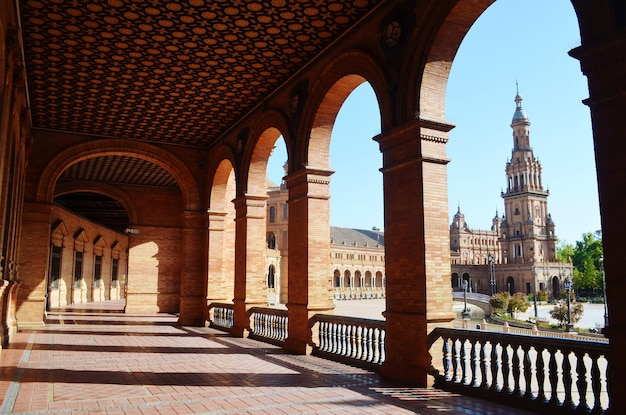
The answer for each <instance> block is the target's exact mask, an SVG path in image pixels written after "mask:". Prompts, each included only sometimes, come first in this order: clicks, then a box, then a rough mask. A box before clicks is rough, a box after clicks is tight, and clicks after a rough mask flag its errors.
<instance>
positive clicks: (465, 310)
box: [461, 279, 469, 319]
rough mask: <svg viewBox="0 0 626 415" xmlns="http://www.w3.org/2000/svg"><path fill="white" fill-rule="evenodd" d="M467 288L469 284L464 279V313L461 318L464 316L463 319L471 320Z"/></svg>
mask: <svg viewBox="0 0 626 415" xmlns="http://www.w3.org/2000/svg"><path fill="white" fill-rule="evenodd" d="M467 286H468V283H467V281H466V280H465V279H463V304H464V306H463V312H462V313H461V316H463V319H466V318H469V310H468V309H467Z"/></svg>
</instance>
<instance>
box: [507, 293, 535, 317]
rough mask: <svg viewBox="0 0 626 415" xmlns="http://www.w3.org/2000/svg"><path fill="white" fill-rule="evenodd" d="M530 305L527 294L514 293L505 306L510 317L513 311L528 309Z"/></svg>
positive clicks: (512, 315) (513, 313)
mask: <svg viewBox="0 0 626 415" xmlns="http://www.w3.org/2000/svg"><path fill="white" fill-rule="evenodd" d="M528 307H530V302H529V301H528V296H527V295H526V294H524V293H515V294H513V297H511V299H510V300H509V304H508V306H507V310H506V311H508V312H509V314H511V317H514V315H515V313H517V312H518V311H521V312H524V311H526V310H528Z"/></svg>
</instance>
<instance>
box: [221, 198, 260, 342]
mask: <svg viewBox="0 0 626 415" xmlns="http://www.w3.org/2000/svg"><path fill="white" fill-rule="evenodd" d="M266 200H267V195H245V196H243V197H239V198H237V199H235V200H234V203H235V211H236V219H235V228H236V230H235V297H234V299H233V304H234V320H235V321H234V325H233V327H232V328H231V330H230V333H231V334H232V335H234V336H238V337H247V336H248V334H249V333H250V316H249V315H248V312H249V310H250V308H252V307H255V306H262V305H267V287H266V286H265V225H266V223H265V211H266Z"/></svg>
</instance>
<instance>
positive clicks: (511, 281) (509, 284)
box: [506, 276, 516, 295]
mask: <svg viewBox="0 0 626 415" xmlns="http://www.w3.org/2000/svg"><path fill="white" fill-rule="evenodd" d="M506 290H507V292H508V293H509V294H510V295H513V294H514V293H515V290H516V288H515V278H513V277H512V276H508V277H507V279H506Z"/></svg>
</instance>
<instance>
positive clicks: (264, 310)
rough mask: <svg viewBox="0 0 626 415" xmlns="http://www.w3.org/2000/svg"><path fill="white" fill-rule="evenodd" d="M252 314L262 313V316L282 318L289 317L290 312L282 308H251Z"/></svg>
mask: <svg viewBox="0 0 626 415" xmlns="http://www.w3.org/2000/svg"><path fill="white" fill-rule="evenodd" d="M249 312H250V314H253V313H260V314H270V315H275V316H280V317H287V316H288V315H289V312H288V311H287V310H283V309H282V308H273V307H251V308H250V310H249Z"/></svg>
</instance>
